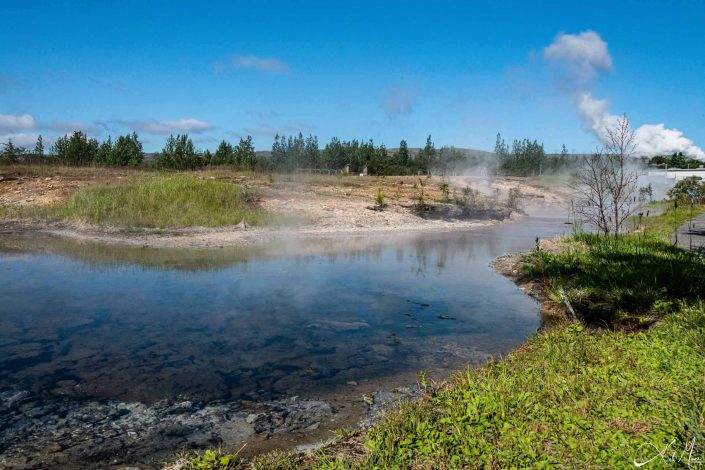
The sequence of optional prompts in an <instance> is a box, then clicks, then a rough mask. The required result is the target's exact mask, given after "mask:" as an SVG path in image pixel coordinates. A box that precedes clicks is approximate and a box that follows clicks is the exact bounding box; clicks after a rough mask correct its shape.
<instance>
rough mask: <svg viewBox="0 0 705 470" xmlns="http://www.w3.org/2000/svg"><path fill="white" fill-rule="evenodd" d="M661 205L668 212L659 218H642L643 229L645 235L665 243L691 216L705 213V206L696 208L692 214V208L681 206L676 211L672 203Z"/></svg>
mask: <svg viewBox="0 0 705 470" xmlns="http://www.w3.org/2000/svg"><path fill="white" fill-rule="evenodd" d="M657 204H658V203H657ZM660 204H662V205H661V208H663V209H666V211H665V212H664V213H663V214H661V215H658V216H654V217H644V218H642V227H643V231H644V233H648V234H651V235H654V236H655V237H657V238H660V239H661V240H665V241H669V240H670V239H671V235H672V234H673V233H674V232H675V230H676V228H677V227H680V226H681V225H683V224H685V223H687V222H688V220H690V217H691V215H692V216H693V217H695V216H697V215H698V214H701V213H702V212H705V206H704V205H696V206H694V207H693V210H692V212H691V208H690V206H680V207H678V209H674V208H673V206H672V203H660ZM656 207H658V206H656Z"/></svg>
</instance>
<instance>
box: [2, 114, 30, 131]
mask: <svg viewBox="0 0 705 470" xmlns="http://www.w3.org/2000/svg"><path fill="white" fill-rule="evenodd" d="M36 127H37V123H36V122H35V121H34V118H33V117H32V116H31V115H29V114H22V115H16V114H0V129H5V130H18V129H34V128H36Z"/></svg>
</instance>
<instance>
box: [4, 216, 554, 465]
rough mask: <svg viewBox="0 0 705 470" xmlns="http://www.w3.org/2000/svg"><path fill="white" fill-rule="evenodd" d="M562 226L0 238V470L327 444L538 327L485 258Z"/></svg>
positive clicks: (531, 308) (527, 303) (531, 310)
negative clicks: (231, 242) (288, 238)
mask: <svg viewBox="0 0 705 470" xmlns="http://www.w3.org/2000/svg"><path fill="white" fill-rule="evenodd" d="M564 220H565V219H564V218H561V217H555V218H549V217H542V218H539V217H529V218H525V219H522V220H519V221H516V222H510V223H506V224H500V225H495V226H488V227H480V228H477V229H474V230H469V231H464V232H452V233H420V234H394V235H386V236H378V237H370V236H361V237H351V238H338V239H328V240H321V239H315V240H309V241H302V242H301V243H299V244H296V245H295V246H294V245H293V244H292V245H289V246H281V245H280V246H277V247H274V248H273V247H265V248H250V249H248V250H243V249H226V248H223V249H216V250H205V249H202V250H177V249H147V248H135V247H127V246H120V247H117V246H104V245H98V244H92V243H80V242H76V241H71V240H66V239H61V238H53V237H36V236H35V237H26V236H25V237H20V236H13V235H0V299H1V300H0V467H3V468H4V467H8V468H52V467H55V466H61V467H65V468H70V467H75V468H85V467H96V468H104V467H108V466H120V465H122V464H127V463H147V464H158V462H160V461H162V460H163V459H168V458H169V457H170V456H172V455H173V452H175V451H178V450H183V449H190V448H203V447H212V446H215V445H222V446H224V447H226V448H239V447H240V446H241V445H242V444H243V443H244V442H249V443H250V444H248V445H249V446H250V449H252V450H254V449H261V448H270V447H290V446H291V445H294V444H297V443H306V442H313V441H319V440H322V439H326V438H328V437H330V436H331V434H330V429H332V428H339V427H343V426H351V425H354V424H355V423H357V422H359V421H360V420H365V419H368V420H369V418H370V417H371V416H373V415H375V414H377V413H378V412H379V409H380V407H382V406H384V405H387V404H389V403H390V402H393V401H394V400H396V399H398V398H399V397H413V396H414V395H415V393H416V391H417V390H416V389H417V388H418V387H416V386H415V377H416V374H417V373H418V372H419V371H421V370H425V371H427V372H428V375H429V376H430V377H432V378H434V379H437V380H442V379H445V378H447V377H448V374H449V373H450V371H453V370H458V369H461V368H463V367H466V366H468V365H476V364H479V363H482V362H484V361H485V360H487V358H489V357H491V356H500V355H502V354H506V353H507V352H509V351H511V350H512V349H513V348H515V347H517V346H518V345H519V344H521V343H522V342H523V341H525V340H526V339H527V338H528V337H529V336H531V335H532V334H534V333H535V332H536V330H537V328H538V327H539V325H540V318H539V314H538V306H537V304H536V303H535V302H534V301H533V300H532V299H530V298H529V297H528V296H526V295H524V294H523V293H522V292H521V291H520V290H519V289H517V287H516V286H515V285H514V284H512V283H511V282H510V281H508V280H506V279H504V278H503V277H501V276H500V275H498V274H496V273H495V272H493V271H492V270H491V269H490V268H489V267H488V263H489V262H490V261H491V260H492V259H493V258H495V257H497V256H499V255H502V254H503V253H506V252H514V251H523V250H527V249H530V248H531V247H532V246H533V245H534V240H535V238H536V237H542V238H544V237H549V236H553V235H555V234H558V233H561V232H563V231H565V230H566V226H565V225H564V224H563V222H564ZM296 253H299V254H296ZM301 253H304V254H301ZM363 394H368V396H367V398H365V399H364V400H363ZM370 397H371V398H370ZM371 403H372V404H371Z"/></svg>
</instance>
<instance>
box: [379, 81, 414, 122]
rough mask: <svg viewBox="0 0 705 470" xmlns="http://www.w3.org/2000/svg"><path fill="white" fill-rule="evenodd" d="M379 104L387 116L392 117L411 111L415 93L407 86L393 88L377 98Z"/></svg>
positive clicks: (404, 114) (405, 114)
mask: <svg viewBox="0 0 705 470" xmlns="http://www.w3.org/2000/svg"><path fill="white" fill-rule="evenodd" d="M379 103H380V106H381V107H382V110H383V111H384V114H386V115H387V117H388V118H390V119H393V118H397V117H401V116H407V115H409V114H411V113H412V111H413V110H414V106H415V105H416V93H415V92H414V91H413V90H410V89H407V88H394V89H391V90H389V91H388V92H387V93H386V94H384V95H383V96H381V97H380V98H379Z"/></svg>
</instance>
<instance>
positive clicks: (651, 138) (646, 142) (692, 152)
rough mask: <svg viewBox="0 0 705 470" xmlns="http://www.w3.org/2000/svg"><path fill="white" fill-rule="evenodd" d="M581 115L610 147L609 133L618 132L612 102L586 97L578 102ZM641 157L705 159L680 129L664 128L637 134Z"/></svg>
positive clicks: (654, 127) (656, 126) (644, 128)
mask: <svg viewBox="0 0 705 470" xmlns="http://www.w3.org/2000/svg"><path fill="white" fill-rule="evenodd" d="M578 112H579V114H580V117H581V118H582V119H583V121H584V122H585V124H586V125H587V126H588V127H589V128H590V129H591V130H592V131H593V132H594V133H595V135H596V136H597V137H598V139H600V141H601V142H602V143H606V140H607V130H608V129H611V128H614V127H615V124H616V122H617V120H618V119H619V117H618V116H616V115H614V114H610V112H609V101H607V100H596V99H594V98H593V97H592V96H591V95H590V94H589V93H583V94H581V95H580V97H579V100H578ZM634 144H635V149H634V150H635V152H636V154H637V155H639V156H641V155H645V156H649V157H651V156H654V155H669V154H672V153H676V152H683V153H684V154H685V155H688V156H691V157H695V158H699V159H705V152H703V150H702V149H701V148H700V147H698V146H697V145H695V143H693V141H692V140H690V139H688V138H686V137H685V136H684V135H683V133H682V132H681V131H679V130H678V129H668V128H667V127H666V126H665V125H664V124H644V125H643V126H641V127H639V128H637V129H636V130H635V131H634Z"/></svg>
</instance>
